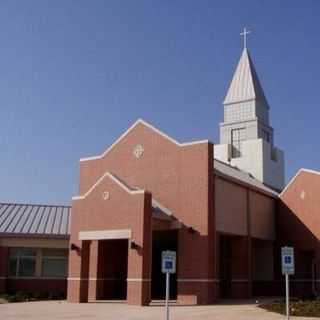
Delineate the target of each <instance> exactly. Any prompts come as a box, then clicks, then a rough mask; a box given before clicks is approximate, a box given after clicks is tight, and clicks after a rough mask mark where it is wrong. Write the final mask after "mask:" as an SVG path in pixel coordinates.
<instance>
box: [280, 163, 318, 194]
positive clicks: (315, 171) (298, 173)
mask: <svg viewBox="0 0 320 320" xmlns="http://www.w3.org/2000/svg"><path fill="white" fill-rule="evenodd" d="M303 172H307V173H310V174H313V175H316V176H319V178H320V171H317V170H312V169H306V168H301V169H299V170H298V172H297V173H296V174H295V175H294V176H293V177H292V178H291V180H290V181H289V183H288V184H287V185H286V187H285V188H284V189H283V190H282V192H281V193H280V197H281V196H283V195H284V194H285V193H286V191H287V190H288V189H289V187H290V186H291V185H292V184H293V183H294V181H295V180H296V179H297V177H298V176H299V175H300V174H301V173H303Z"/></svg>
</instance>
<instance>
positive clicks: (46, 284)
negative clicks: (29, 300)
mask: <svg viewBox="0 0 320 320" xmlns="http://www.w3.org/2000/svg"><path fill="white" fill-rule="evenodd" d="M7 292H9V293H15V292H28V293H39V294H42V293H46V294H54V295H58V297H61V298H64V297H66V293H67V279H12V278H10V279H8V280H7Z"/></svg>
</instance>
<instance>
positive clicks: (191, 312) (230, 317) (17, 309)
mask: <svg viewBox="0 0 320 320" xmlns="http://www.w3.org/2000/svg"><path fill="white" fill-rule="evenodd" d="M170 311H171V314H170V320H191V319H192V320H198V319H199V320H200V319H202V320H209V319H210V320H214V319H219V320H221V319H223V320H251V319H252V320H257V319H261V320H273V319H275V320H276V319H284V318H285V317H283V316H281V315H278V314H274V313H270V312H267V311H264V310H262V309H260V308H258V307H257V306H256V305H255V304H254V302H243V303H241V304H231V303H227V304H218V305H211V306H178V305H173V306H172V307H171V309H170ZM0 318H1V319H6V320H11V319H15V320H29V319H30V320H31V319H32V320H43V319H46V320H58V319H59V320H60V319H68V320H70V319H86V320H89V319H92V320H100V319H101V320H102V319H103V320H111V319H112V320H115V319H117V320H143V319H152V320H158V319H159V320H160V319H161V320H163V319H165V311H164V307H163V306H162V305H161V303H158V304H154V305H152V306H149V307H138V306H129V305H127V304H125V303H115V302H113V303H108V302H99V303H88V304H72V303H67V302H65V301H41V302H26V303H9V304H0ZM292 319H294V318H292ZM296 319H299V320H302V319H304V318H301V317H300V318H296ZM305 319H309V320H310V319H311V318H305Z"/></svg>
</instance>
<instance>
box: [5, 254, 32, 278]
mask: <svg viewBox="0 0 320 320" xmlns="http://www.w3.org/2000/svg"><path fill="white" fill-rule="evenodd" d="M36 255H37V253H36V250H34V249H29V248H11V249H10V250H9V275H10V276H11V277H34V276H35V272H36Z"/></svg>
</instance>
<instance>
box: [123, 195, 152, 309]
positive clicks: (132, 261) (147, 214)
mask: <svg viewBox="0 0 320 320" xmlns="http://www.w3.org/2000/svg"><path fill="white" fill-rule="evenodd" d="M143 197H144V209H143V210H144V212H143V217H142V221H140V222H139V224H140V228H141V229H140V230H141V231H138V228H137V229H135V231H134V233H133V235H132V241H134V243H135V244H136V245H137V246H138V247H137V248H131V247H130V242H129V247H128V279H127V302H128V303H129V304H134V305H148V304H149V303H150V301H151V263H152V207H151V199H152V196H151V194H150V193H145V195H143Z"/></svg>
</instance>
